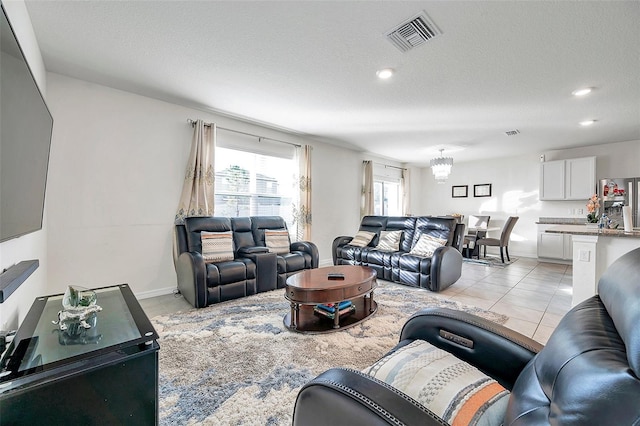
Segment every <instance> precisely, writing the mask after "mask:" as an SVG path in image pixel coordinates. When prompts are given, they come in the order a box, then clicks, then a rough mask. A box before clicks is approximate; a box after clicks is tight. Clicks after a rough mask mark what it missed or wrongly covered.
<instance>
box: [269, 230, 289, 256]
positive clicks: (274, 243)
mask: <svg viewBox="0 0 640 426" xmlns="http://www.w3.org/2000/svg"><path fill="white" fill-rule="evenodd" d="M264 242H265V244H266V246H267V248H268V249H269V251H270V252H271V253H276V254H286V253H289V246H290V245H291V242H290V241H289V231H287V230H286V229H267V230H265V231H264Z"/></svg>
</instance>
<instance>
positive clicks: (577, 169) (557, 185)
mask: <svg viewBox="0 0 640 426" xmlns="http://www.w3.org/2000/svg"><path fill="white" fill-rule="evenodd" d="M595 191H596V157H584V158H571V159H568V160H556V161H545V162H543V163H541V164H540V200H543V201H551V200H586V199H588V198H589V197H591V196H592V195H593V194H594V193H595Z"/></svg>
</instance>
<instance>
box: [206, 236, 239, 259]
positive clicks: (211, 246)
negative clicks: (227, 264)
mask: <svg viewBox="0 0 640 426" xmlns="http://www.w3.org/2000/svg"><path fill="white" fill-rule="evenodd" d="M200 240H201V241H202V257H203V258H204V261H205V262H207V263H209V262H224V261H226V260H233V235H232V234H231V231H227V232H206V231H202V232H201V233H200Z"/></svg>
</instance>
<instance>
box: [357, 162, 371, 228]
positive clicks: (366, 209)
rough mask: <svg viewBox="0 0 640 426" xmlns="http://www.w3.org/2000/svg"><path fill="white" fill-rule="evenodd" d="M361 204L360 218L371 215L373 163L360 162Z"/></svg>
mask: <svg viewBox="0 0 640 426" xmlns="http://www.w3.org/2000/svg"><path fill="white" fill-rule="evenodd" d="M362 165H363V175H362V202H361V204H360V216H362V217H364V216H368V215H372V214H373V161H369V160H365V161H363V162H362Z"/></svg>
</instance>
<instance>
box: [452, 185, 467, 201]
mask: <svg viewBox="0 0 640 426" xmlns="http://www.w3.org/2000/svg"><path fill="white" fill-rule="evenodd" d="M468 196H469V185H457V186H455V185H454V186H452V187H451V197H452V198H466V197H468Z"/></svg>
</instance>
